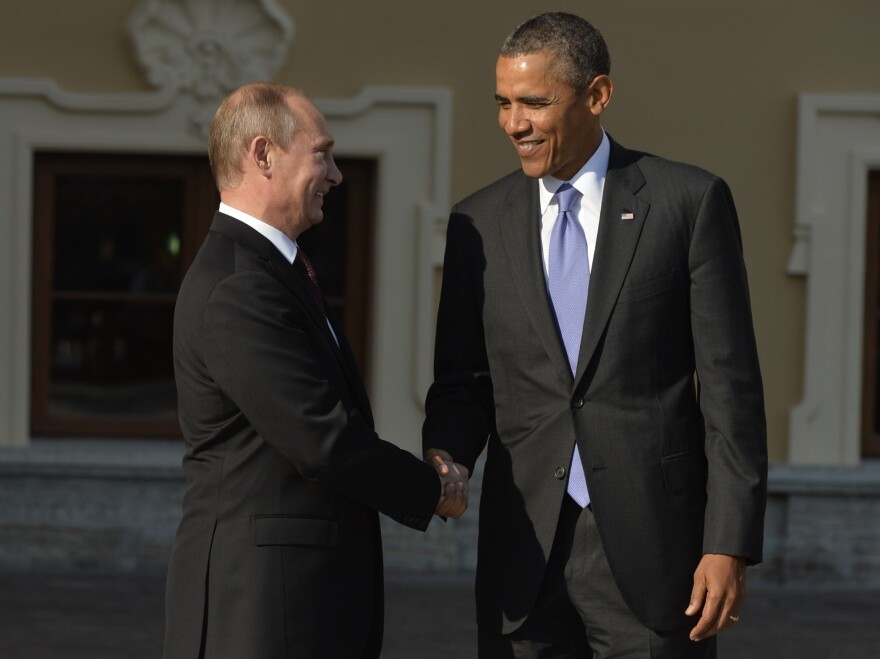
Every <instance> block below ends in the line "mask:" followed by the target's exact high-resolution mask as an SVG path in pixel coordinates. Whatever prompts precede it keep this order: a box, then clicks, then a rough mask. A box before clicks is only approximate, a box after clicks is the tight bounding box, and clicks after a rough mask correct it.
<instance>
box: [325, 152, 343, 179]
mask: <svg viewBox="0 0 880 659" xmlns="http://www.w3.org/2000/svg"><path fill="white" fill-rule="evenodd" d="M327 180H328V181H330V185H339V184H340V183H342V172H340V171H339V167H337V166H336V161H335V160H334V159H333V156H332V155H331V156H330V163H329V166H328V167H327Z"/></svg>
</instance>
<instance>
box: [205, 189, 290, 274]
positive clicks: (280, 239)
mask: <svg viewBox="0 0 880 659" xmlns="http://www.w3.org/2000/svg"><path fill="white" fill-rule="evenodd" d="M220 212H221V213H223V214H224V215H228V216H229V217H232V218H235V219H236V220H238V221H240V222H244V223H245V224H247V225H248V226H249V227H251V228H252V229H253V230H254V231H258V232H259V233H261V234H262V235H263V236H265V237H266V238H267V239H268V240H269V241H270V242H271V243H272V244H273V245H275V247H276V248H277V249H278V251H279V252H281V254H282V256H284V258H285V259H287V260H288V261H289V262H290V263H293V260H294V259H295V258H296V252H297V245H296V242H294V241H293V240H291V239H290V237H289V236H288V235H287V234H286V233H284V232H283V231H281V230H279V229H276V228H275V227H273V226H272V225H271V224H266V223H265V222H263V220H260V219H257V218H256V217H254V216H253V215H248V214H247V213H245V212H244V211H240V210H238V209H237V208H233V207H232V206H230V205H229V204H224V203H223V202H222V201H221V202H220Z"/></svg>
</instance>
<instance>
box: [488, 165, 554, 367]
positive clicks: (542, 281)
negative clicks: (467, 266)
mask: <svg viewBox="0 0 880 659" xmlns="http://www.w3.org/2000/svg"><path fill="white" fill-rule="evenodd" d="M501 208H502V210H501V215H500V216H499V220H500V221H499V224H500V232H501V239H502V244H503V246H504V251H505V254H506V255H507V258H508V260H509V262H510V272H512V273H513V279H514V282H515V284H516V289H517V292H518V293H519V296H520V300H521V301H522V308H523V309H525V313H526V315H527V316H528V318H529V321H530V322H531V324H532V326H533V327H534V328H535V334H536V335H537V336H538V339H539V340H540V342H541V344H542V345H543V346H544V350H545V351H546V352H547V355H548V357H549V358H550V360H551V361H552V362H553V363H554V364H555V365H556V366H557V367H558V371H559V375H560V377H561V378H563V379H564V380H566V381H569V382H570V380H571V367H570V366H569V365H568V357H567V355H566V353H565V346H564V345H563V343H562V340H561V339H560V337H559V331H558V330H557V327H556V316H555V314H554V312H553V303H552V302H551V301H550V295H549V294H548V292H547V281H546V277H545V275H544V263H543V257H542V256H541V223H540V217H541V213H540V205H539V203H538V184H537V182H536V181H535V180H534V179H530V178H528V177H526V176H525V174H523V175H522V176H520V177H517V178H515V179H514V184H513V185H512V186H511V189H510V191H509V193H508V195H507V197H506V199H505V203H504V204H502V207H501Z"/></svg>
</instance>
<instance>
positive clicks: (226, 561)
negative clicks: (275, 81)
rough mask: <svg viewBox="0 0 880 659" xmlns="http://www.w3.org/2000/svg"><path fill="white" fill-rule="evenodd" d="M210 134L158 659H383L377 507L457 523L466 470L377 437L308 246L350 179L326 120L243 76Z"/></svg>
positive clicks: (183, 305)
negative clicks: (326, 207)
mask: <svg viewBox="0 0 880 659" xmlns="http://www.w3.org/2000/svg"><path fill="white" fill-rule="evenodd" d="M209 142H210V143H209V156H210V160H211V168H212V171H213V173H214V177H215V179H216V182H217V187H218V189H219V190H220V199H221V202H222V203H221V204H220V211H219V212H218V213H217V215H216V216H215V217H214V222H213V224H212V225H211V230H210V232H209V233H208V236H207V238H206V239H205V242H204V243H203V245H202V247H201V249H200V250H199V253H198V255H197V256H196V258H195V261H194V262H193V264H192V267H191V268H190V269H189V271H188V272H187V274H186V277H185V278H184V281H183V284H182V285H181V289H180V293H179V295H178V298H177V306H176V309H175V316H174V372H175V378H176V380H177V392H178V413H179V417H180V426H181V428H182V430H183V435H184V440H185V454H184V458H183V468H184V471H185V473H186V493H185V495H184V499H183V517H182V519H181V522H180V526H179V528H178V531H177V537H176V539H175V542H174V547H173V549H172V554H171V562H170V565H169V569H168V583H167V593H166V627H165V630H166V631H165V654H164V657H165V659H197V658H198V657H209V658H214V657H254V658H257V657H259V658H260V659H276V658H277V659H281V658H282V657H283V658H285V659H287V658H291V659H292V658H293V657H296V658H297V659H326V658H327V657H334V658H339V659H375V658H376V657H378V656H379V652H380V648H381V643H382V621H383V611H382V609H383V599H382V589H383V578H382V545H381V539H380V534H379V519H378V515H377V512H382V513H384V514H386V515H388V516H390V517H392V518H393V519H395V520H397V521H398V522H400V523H402V524H405V525H406V526H409V527H412V528H415V529H418V530H422V531H424V530H425V529H426V528H427V527H428V523H429V522H430V520H431V516H432V514H433V513H435V512H436V513H437V514H441V515H446V516H452V517H458V516H459V515H461V513H462V512H464V508H465V505H466V499H465V497H466V491H465V480H466V474H465V475H464V477H462V476H461V475H460V474H461V472H460V471H459V470H458V469H457V468H455V467H454V466H453V465H446V464H445V463H443V461H442V460H435V461H434V465H435V466H430V465H428V464H426V463H424V462H423V461H421V460H419V459H418V458H417V457H416V456H414V455H412V454H411V453H409V452H407V451H404V450H402V449H400V448H398V447H396V446H394V445H393V444H391V443H389V442H386V441H383V440H382V439H380V438H379V436H378V435H377V434H376V432H375V430H374V429H373V420H372V415H371V412H370V403H369V401H368V400H367V395H366V392H365V390H364V386H363V383H362V381H361V377H360V374H359V373H358V369H357V366H356V365H355V362H354V358H353V356H352V354H351V350H350V349H349V347H348V344H347V342H346V340H345V336H344V335H343V333H342V329H341V327H340V326H339V325H338V324H337V323H336V321H335V319H334V318H332V316H330V315H328V312H327V310H326V304H325V303H324V299H323V297H322V296H321V292H320V289H319V287H318V283H317V280H316V278H315V276H314V270H313V268H312V266H311V264H310V263H309V261H308V259H307V258H306V256H305V254H304V253H303V252H302V250H300V249H299V247H298V245H297V244H296V239H297V237H298V236H300V234H302V232H303V231H306V230H307V229H308V228H309V227H311V226H313V225H315V224H318V223H319V222H321V221H322V220H323V219H324V213H323V203H324V195H326V194H327V193H328V192H329V191H330V190H331V188H333V187H334V186H336V185H338V184H339V183H340V181H341V180H342V175H341V174H340V172H339V169H338V168H337V167H336V163H335V162H334V160H333V153H332V149H333V136H332V134H331V133H330V129H329V128H328V126H327V122H326V121H325V119H324V117H323V116H322V115H321V113H320V112H318V110H317V108H316V107H315V106H314V105H313V104H312V103H311V101H309V100H308V98H306V96H305V95H304V94H302V93H301V92H299V91H297V90H295V89H291V88H289V87H282V86H279V85H271V84H253V85H247V86H245V87H242V88H241V89H238V90H236V91H235V92H233V93H232V94H231V95H230V96H229V97H228V98H227V99H226V100H225V101H224V102H223V104H222V105H221V106H220V109H219V110H218V111H217V114H216V116H215V118H214V122H213V124H212V127H211V134H210V141H209ZM438 473H440V474H442V475H441V476H440V477H438Z"/></svg>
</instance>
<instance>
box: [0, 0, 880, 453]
mask: <svg viewBox="0 0 880 659" xmlns="http://www.w3.org/2000/svg"><path fill="white" fill-rule="evenodd" d="M138 4H139V3H138V2H137V1H136V0H114V1H113V2H107V1H106V0H104V1H102V0H78V1H77V2H69V1H67V0H28V1H27V2H23V1H22V0H13V2H8V3H6V4H5V5H4V9H3V10H2V12H0V13H2V16H0V77H44V78H52V79H54V80H56V81H57V82H58V83H59V84H60V85H61V86H62V87H63V88H65V89H69V90H75V91H131V90H140V89H147V88H149V87H148V85H147V82H146V80H145V79H144V76H143V75H142V73H141V72H140V70H139V68H138V65H137V63H136V61H135V59H134V57H133V56H132V55H131V51H130V48H129V44H128V40H127V37H126V35H125V33H124V24H125V21H126V19H127V17H128V16H129V14H130V13H131V11H132V10H133V9H134V7H136V6H137V5H138ZM278 4H279V5H280V6H281V7H283V8H284V9H285V10H286V11H287V13H288V14H289V15H290V17H291V18H292V19H293V22H294V26H295V37H294V42H293V45H292V47H291V49H290V57H289V60H288V63H287V64H286V65H285V66H284V67H283V69H282V70H281V72H280V73H279V75H278V76H277V78H278V79H279V80H281V81H283V82H286V83H290V84H295V85H297V86H301V87H303V88H305V89H306V90H307V91H309V92H310V93H311V94H312V95H313V96H316V97H319V98H339V97H350V96H352V95H354V94H356V93H357V92H358V91H359V90H360V89H361V88H362V87H364V86H365V85H418V86H423V85H437V86H443V87H449V88H451V89H452V90H453V92H454V95H455V96H454V137H453V171H452V197H453V198H454V199H457V198H459V197H461V196H463V195H465V194H467V193H468V192H470V191H472V190H474V189H476V188H477V187H479V186H481V185H483V184H485V183H487V182H489V181H491V180H492V179H494V178H496V177H498V176H500V175H501V174H503V173H505V172H507V171H508V170H510V169H512V168H514V167H516V159H515V157H514V155H513V153H512V150H511V149H510V147H509V146H508V145H507V143H506V142H505V140H504V138H503V136H502V134H501V132H500V130H499V129H498V127H497V125H496V123H495V108H494V102H493V99H492V94H493V91H494V61H495V57H496V53H497V50H498V46H499V45H500V42H501V40H502V39H503V37H504V36H505V34H506V33H507V32H508V31H509V30H510V29H511V28H512V27H513V26H514V25H515V24H516V23H518V22H519V21H520V20H522V19H524V18H526V17H528V16H530V15H532V14H533V13H536V12H538V11H542V10H545V9H563V10H569V11H575V12H578V13H581V14H582V15H584V16H585V17H587V18H588V19H590V20H592V21H593V22H594V23H595V24H596V25H597V27H599V29H600V30H602V32H603V33H604V34H605V37H606V39H607V41H608V44H609V47H610V50H611V56H612V78H613V79H614V81H615V83H616V92H615V96H614V99H613V101H612V104H611V106H610V108H609V110H608V113H607V119H606V126H607V128H608V130H609V132H610V133H611V134H612V135H613V136H614V137H615V138H616V139H617V140H618V141H620V142H621V143H623V144H625V145H627V146H629V147H632V148H641V149H645V150H649V151H652V152H655V153H659V154H662V155H665V156H667V157H670V158H675V159H679V160H685V161H689V162H692V163H694V164H697V165H701V166H703V167H705V168H707V169H710V170H712V171H714V172H716V173H717V174H719V175H721V176H723V177H724V178H726V179H727V181H728V182H729V183H730V185H731V187H732V189H733V192H734V196H735V199H736V201H737V205H738V208H739V211H740V216H741V220H742V226H743V234H744V240H745V251H746V260H747V262H748V266H749V273H750V279H751V283H752V297H753V306H754V313H755V323H756V329H757V333H758V342H759V347H760V351H761V357H762V361H763V371H764V378H765V386H766V390H767V410H768V424H769V426H768V427H769V432H770V442H771V458H772V459H774V460H783V459H785V457H786V451H787V433H788V413H789V409H790V408H791V407H792V406H793V405H794V404H796V403H797V402H798V401H799V400H800V398H801V393H802V376H803V374H802V370H803V365H802V362H803V357H804V338H803V326H804V312H805V309H804V282H803V280H802V279H798V278H792V277H791V276H789V275H787V274H786V272H785V265H786V261H787V259H788V255H789V251H790V248H791V245H792V227H793V216H794V163H795V131H796V96H797V94H799V93H802V92H863V91H868V92H878V91H880V76H878V75H877V64H878V63H880V39H878V38H877V34H876V31H877V27H878V26H880V2H877V1H876V0H835V1H834V2H830V1H828V2H818V1H817V2H802V1H801V0H786V1H767V0H763V1H762V0H736V1H734V0H723V1H718V2H693V1H691V0H668V1H665V2H648V1H647V0H640V1H637V0H621V1H618V2H614V3H611V2H603V3H599V2H594V3H589V2H573V1H564V0H560V1H558V2H553V3H549V2H535V1H534V0H506V1H504V2H500V1H497V2H477V1H474V0H446V1H445V2H434V3H428V2H424V3H422V2H412V1H411V0H383V1H379V0H333V1H332V2H331V1H326V2H314V1H312V0H309V1H306V0H302V1H296V0H279V2H278ZM10 5H14V8H10Z"/></svg>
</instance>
